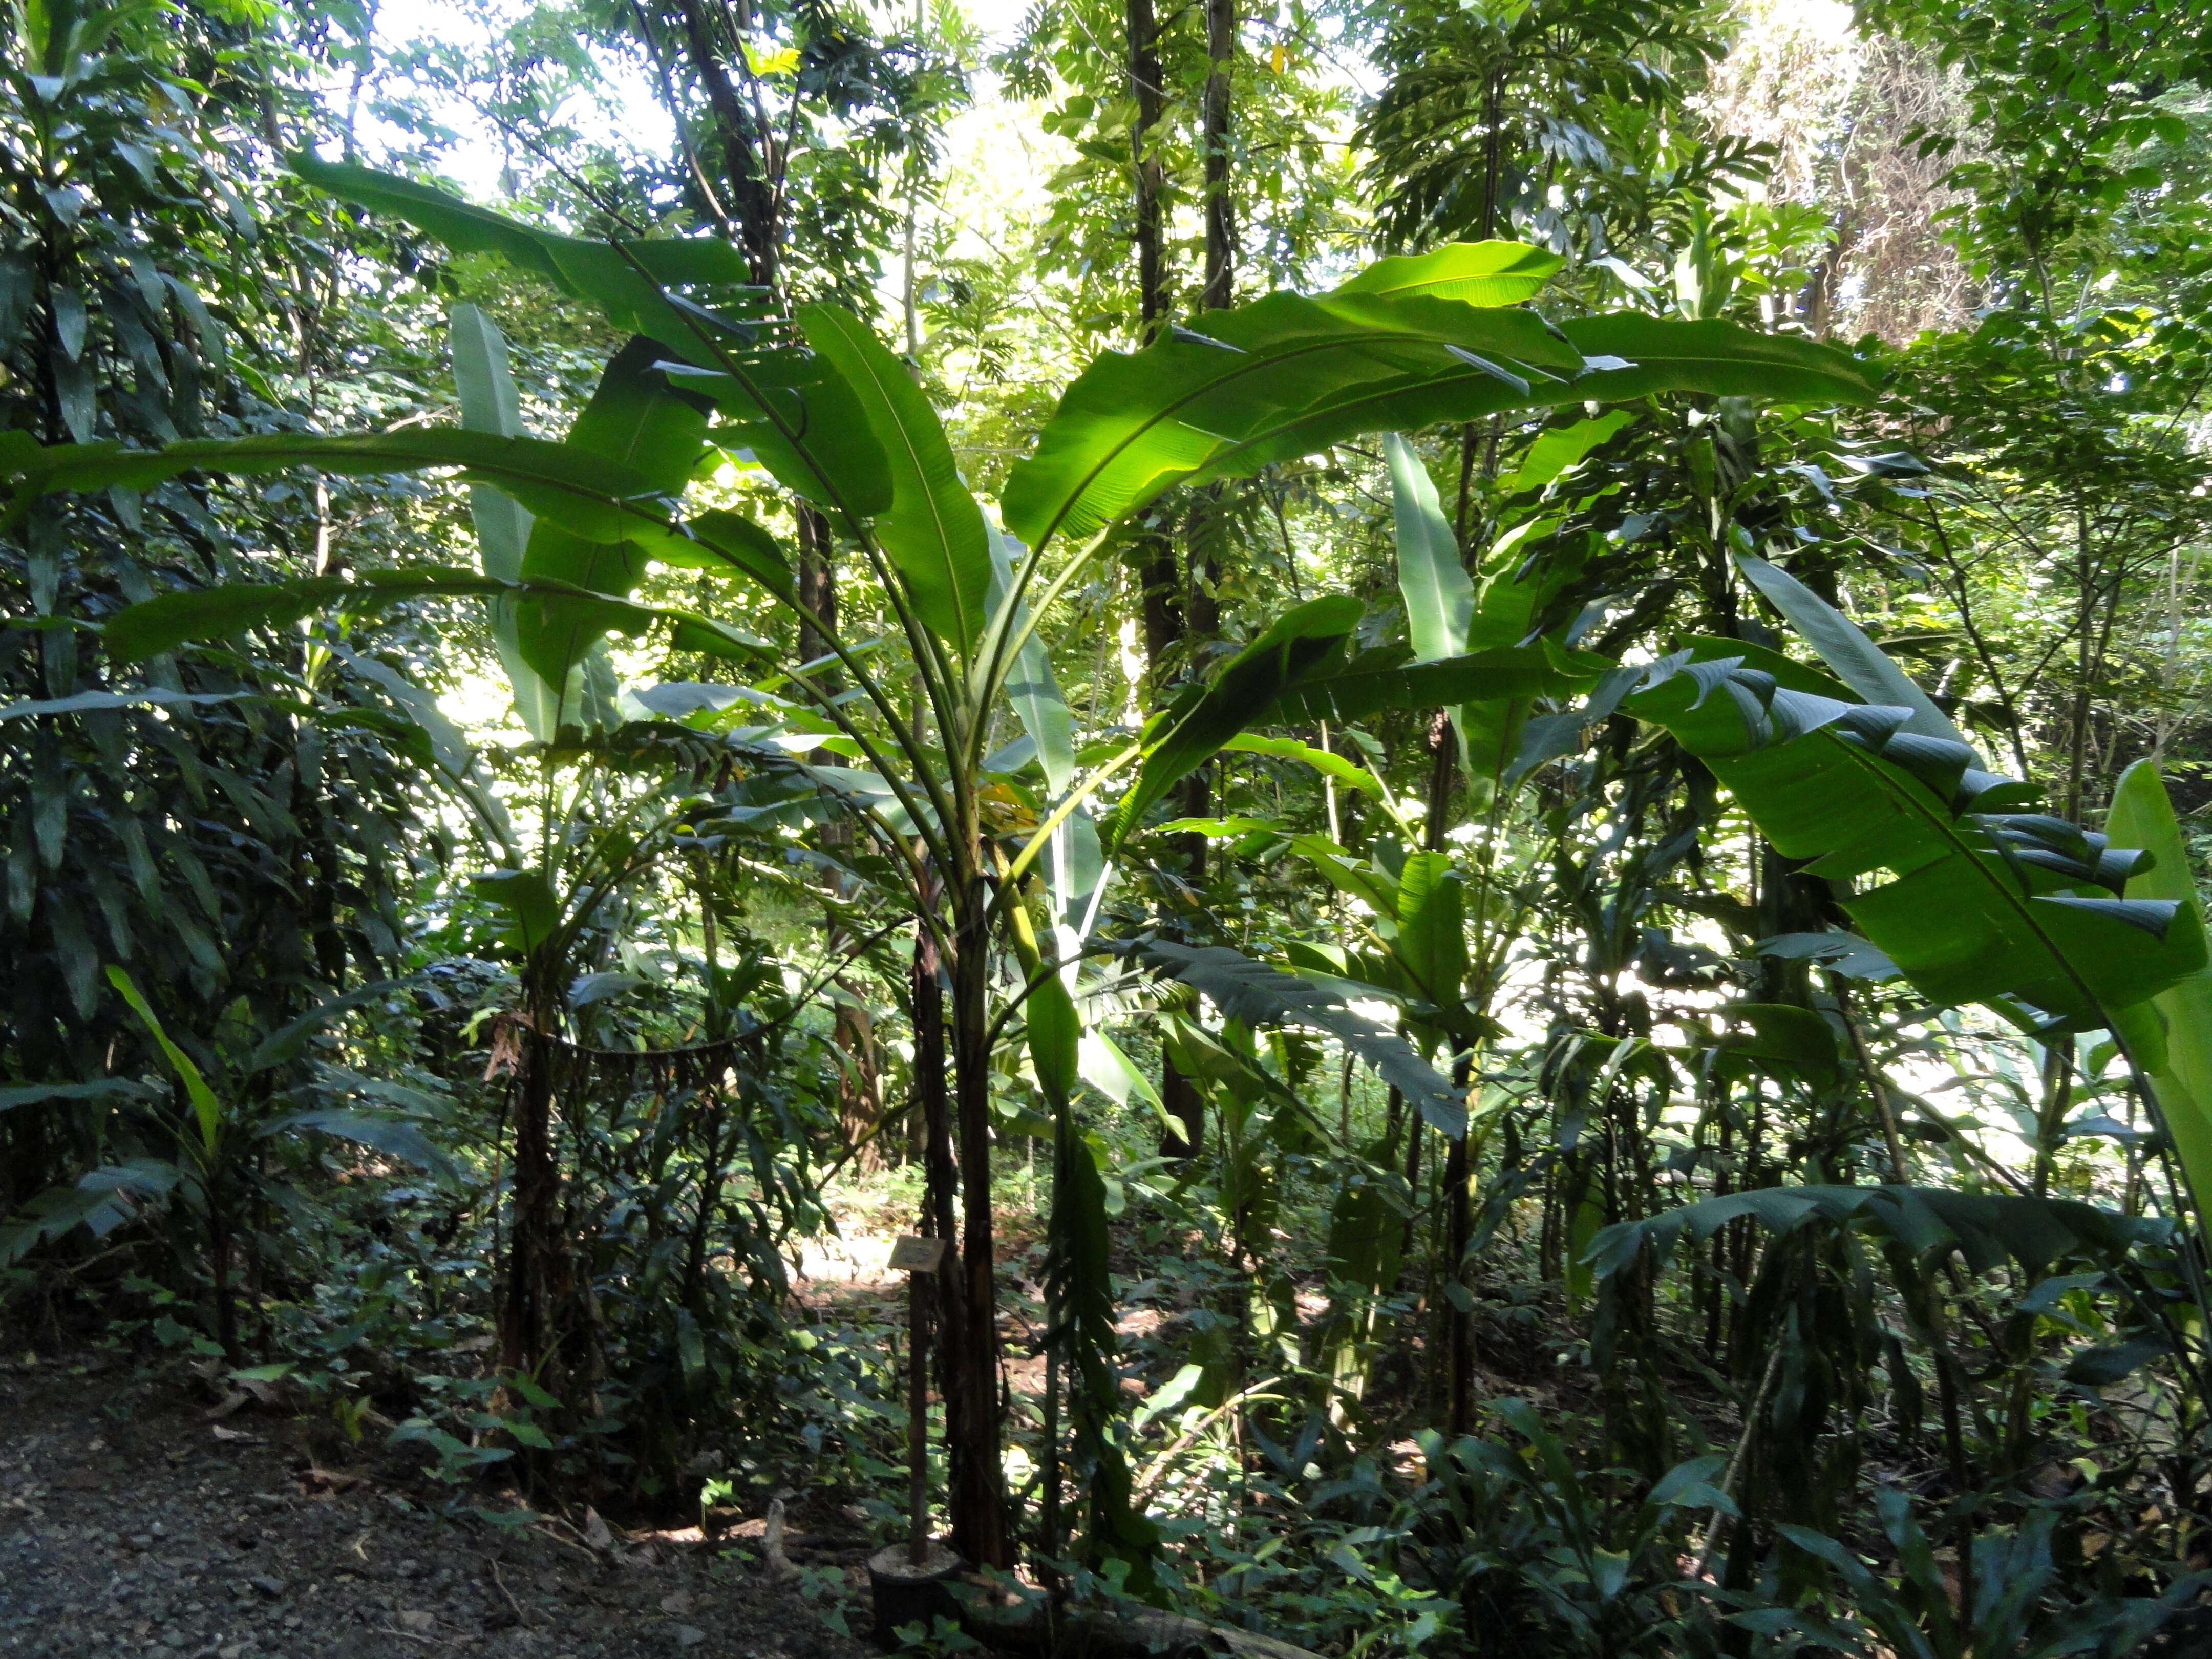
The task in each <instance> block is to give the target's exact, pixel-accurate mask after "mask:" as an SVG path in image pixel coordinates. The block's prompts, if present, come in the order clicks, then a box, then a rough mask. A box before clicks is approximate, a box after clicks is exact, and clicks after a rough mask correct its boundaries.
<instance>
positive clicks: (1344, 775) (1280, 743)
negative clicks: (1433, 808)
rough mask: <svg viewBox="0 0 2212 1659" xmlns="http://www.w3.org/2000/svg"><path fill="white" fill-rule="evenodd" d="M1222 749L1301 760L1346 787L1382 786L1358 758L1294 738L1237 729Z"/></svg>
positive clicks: (1369, 790) (1365, 790)
mask: <svg viewBox="0 0 2212 1659" xmlns="http://www.w3.org/2000/svg"><path fill="white" fill-rule="evenodd" d="M1221 747H1222V749H1223V750H1225V751H1226V752H1228V753H1231V754H1237V755H1279V756H1280V757H1282V758H1284V759H1285V760H1294V761H1299V762H1303V763H1304V764H1305V765H1308V766H1310V767H1312V768H1313V769H1314V770H1315V771H1316V772H1319V773H1322V775H1325V776H1328V777H1330V778H1334V780H1335V781H1337V782H1339V783H1340V784H1342V785H1343V786H1344V787H1346V788H1347V789H1357V790H1358V791H1359V793H1362V794H1363V795H1379V794H1381V793H1383V786H1382V785H1381V784H1380V783H1378V782H1377V781H1376V778H1375V775H1374V774H1373V773H1372V772H1370V771H1369V770H1368V769H1366V768H1365V767H1364V766H1362V765H1360V764H1359V763H1358V762H1357V761H1354V760H1349V759H1347V758H1346V757H1344V756H1342V755H1340V754H1338V753H1336V752H1335V751H1334V750H1329V749H1316V748H1315V747H1314V746H1313V744H1310V743H1300V742H1299V741H1298V740H1297V738H1259V737H1255V736H1253V735H1252V734H1251V733H1250V732H1240V733H1238V734H1237V736H1236V737H1233V738H1230V739H1229V741H1228V742H1226V743H1225V744H1222V745H1221Z"/></svg>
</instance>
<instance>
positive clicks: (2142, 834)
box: [2105, 760, 2212, 1218]
mask: <svg viewBox="0 0 2212 1659" xmlns="http://www.w3.org/2000/svg"><path fill="white" fill-rule="evenodd" d="M2105 832H2106V835H2108V836H2110V837H2111V838H2112V840H2113V841H2114V842H2118V843H2119V844H2120V845H2122V846H2124V847H2140V848H2143V849H2144V850H2145V851H2147V852H2148V853H2149V854H2151V856H2152V858H2153V859H2154V860H2155V862H2154V863H2153V864H2152V865H2151V866H2149V867H2148V869H2142V870H2138V871H2137V872H2136V874H2134V875H2133V876H2131V877H2130V878H2129V879H2128V885H2127V896H2128V897H2130V898H2131V899H2153V900H2162V901H2165V902H2168V903H2172V904H2177V905H2179V906H2180V907H2181V909H2182V911H2183V912H2185V914H2186V915H2187V916H2188V917H2189V918H2190V921H2191V923H2193V925H2194V926H2196V927H2199V928H2201V927H2203V925H2204V924H2203V917H2204V906H2203V901H2202V900H2201V899H2199V898H2198V897H2197V876H2196V866H2195V864H2194V862H2193V860H2191V858H2190V856H2189V844H2188V843H2187V842H2185V841H2184V840H2183V839H2182V836H2181V826H2180V824H2179V823H2178V822H2176V820H2175V818H2174V816H2173V803H2172V801H2171V800H2170V799H2167V797H2166V785H2165V784H2164V783H2162V782H2161V781H2160V779H2159V775H2158V768H2157V767H2156V766H2155V765H2154V763H2151V762H2149V761H2147V760H2142V761H2137V762H2136V763H2135V764H2134V765H2132V766H2130V768H2128V769H2127V770H2126V771H2125V772H2123V773H2122V774H2121V775H2120V782H2119V787H2118V788H2117V789H2115V790H2114V791H2113V792H2112V811H2111V812H2110V813H2109V814H2107V815H2106V819H2105ZM2152 1006H2153V1008H2154V1010H2155V1011H2156V1012H2157V1015H2158V1017H2159V1018H2160V1020H2161V1021H2162V1022H2163V1024H2164V1025H2165V1028H2166V1029H2165V1031H2164V1033H2163V1036H2164V1038H2165V1042H2164V1044H2163V1046H2164V1048H2165V1050H2166V1055H2165V1064H2164V1065H2162V1066H2159V1065H2153V1066H2151V1068H2150V1069H2151V1071H2152V1074H2153V1075H2152V1079H2151V1080H2152V1086H2153V1087H2154V1089H2156V1091H2158V1103H2159V1107H2160V1110H2161V1111H2162V1112H2163V1113H2164V1114H2165V1115H2166V1130H2167V1132H2168V1133H2170V1134H2171V1135H2172V1137H2173V1146H2174V1151H2175V1152H2178V1153H2179V1155H2180V1158H2181V1167H2182V1169H2183V1170H2185V1172H2186V1173H2187V1175H2188V1176H2189V1185H2190V1188H2191V1191H2192V1192H2194V1193H2195V1194H2196V1196H2197V1207H2198V1213H2199V1216H2200V1218H2202V1217H2203V1206H2205V1205H2206V1204H2207V1203H2212V977H2207V976H2206V975H2203V974H2197V975H2193V976H2192V977H2191V978H2188V979H2185V980H2183V981H2180V982H2179V983H2178V984H2176V985H2173V986H2171V987H2168V988H2166V990H2164V991H2161V992H2160V993H2159V994H2158V996H2157V997H2156V999H2155V1000H2154V1002H2153V1004H2152Z"/></svg>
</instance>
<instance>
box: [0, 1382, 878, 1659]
mask: <svg viewBox="0 0 2212 1659" xmlns="http://www.w3.org/2000/svg"><path fill="white" fill-rule="evenodd" d="M436 1501H437V1495H436V1493H435V1491H431V1490H426V1489H424V1488H423V1487H422V1486H419V1485H417V1484H416V1483H415V1482H414V1481H412V1480H410V1479H409V1478H408V1477H407V1476H406V1474H404V1469H399V1468H393V1467H392V1466H390V1465H379V1466H374V1467H362V1468H354V1467H346V1468H331V1467H330V1466H329V1465H328V1463H327V1462H325V1464H323V1465H322V1466H318V1463H317V1460H316V1458H315V1456H314V1455H313V1454H312V1453H311V1451H310V1449H309V1443H308V1440H307V1437H304V1436H303V1433H302V1431H301V1425H300V1423H299V1422H298V1421H297V1420H296V1419H294V1418H292V1417H291V1416H289V1414H287V1413H281V1412H276V1411H269V1410H261V1411H258V1412H257V1411H254V1410H251V1409H247V1410H235V1411H233V1412H232V1413H230V1414H228V1416H226V1417H224V1418H222V1420H221V1421H219V1422H217V1421H210V1411H209V1396H208V1395H207V1393H206V1391H205V1389H204V1386H202V1385H200V1384H198V1383H197V1381H196V1379H193V1378H191V1377H190V1376H169V1377H167V1378H165V1379H155V1380H150V1381H149V1380H147V1379H145V1378H143V1377H134V1376H127V1375H125V1374H124V1373H123V1372H122V1371H121V1370H119V1369H118V1370H108V1369H106V1368H105V1367H103V1365H102V1364H101V1362H100V1359H99V1358H85V1359H79V1360H71V1359H63V1360H49V1361H39V1362H35V1363H33V1362H29V1361H27V1360H25V1359H18V1360H16V1361H15V1362H14V1363H12V1364H7V1365H5V1366H4V1367H0V1656H5V1659H15V1656H18V1655H21V1656H32V1655H36V1656H40V1659H45V1656H49V1655H51V1656H56V1659H60V1656H76V1655H94V1654H101V1655H105V1654H137V1655H142V1656H146V1659H368V1656H378V1659H382V1656H401V1655H405V1656H409V1659H425V1656H431V1655H438V1654H466V1655H470V1656H477V1655H481V1656H484V1659H499V1656H508V1655H513V1656H518V1659H519V1656H525V1655H526V1656H530V1659H647V1656H653V1659H679V1656H681V1659H724V1656H739V1655H742V1656H746V1659H755V1656H757V1659H859V1656H860V1655H861V1654H862V1653H863V1652H864V1651H866V1650H865V1649H863V1648H862V1646H861V1645H860V1644H859V1643H857V1642H855V1641H854V1640H852V1639H851V1638H847V1637H844V1636H841V1635H838V1634H836V1633H835V1632H832V1631H831V1630H830V1629H829V1627H828V1626H826V1625H825V1624H824V1623H823V1619H822V1616H821V1613H820V1612H819V1611H818V1608H817V1604H816V1603H810V1602H809V1601H806V1600H805V1599H804V1597H803V1596H802V1595H801V1594H800V1590H799V1584H798V1583H796V1582H794V1581H793V1579H791V1578H788V1577H785V1578H775V1577H770V1576H769V1575H768V1574H767V1573H766V1572H765V1571H764V1570H763V1568H761V1567H760V1566H759V1565H753V1564H750V1563H748V1562H746V1561H744V1560H742V1559H738V1553H737V1552H735V1551H732V1550H731V1549H729V1548H727V1547H725V1546H723V1545H720V1544H708V1543H702V1542H699V1541H696V1538H694V1539H686V1538H684V1537H683V1536H682V1535H681V1534H634V1535H628V1536H625V1535H623V1534H619V1533H616V1534H611V1535H605V1536H603V1539H602V1541H603V1542H604V1543H605V1546H606V1547H602V1548H599V1549H593V1548H589V1547H586V1545H585V1543H583V1542H580V1541H569V1540H566V1539H562V1538H561V1537H557V1536H556V1535H554V1532H553V1529H552V1528H550V1527H538V1528H531V1529H529V1530H527V1531H525V1532H523V1533H520V1534H512V1533H509V1532H507V1531H506V1530H504V1529H501V1528H493V1527H490V1526H488V1525H485V1524H483V1523H481V1522H474V1521H468V1522H453V1521H449V1520H446V1519H443V1518H441V1517H440V1516H438V1515H437V1514H435V1512H434V1511H433V1510H432V1509H431V1508H430V1507H428V1505H430V1504H435V1502H436ZM585 1528H586V1534H589V1533H590V1532H591V1531H592V1526H591V1522H590V1520H589V1519H588V1518H586V1521H585ZM742 1530H744V1531H750V1532H754V1533H757V1532H758V1530H759V1523H758V1522H753V1523H752V1524H751V1525H750V1526H749V1527H747V1528H743V1529H742ZM582 1535H584V1534H580V1535H579V1536H582ZM787 1544H788V1547H789V1548H790V1553H791V1554H792V1556H793V1558H794V1559H796V1560H797V1561H798V1562H799V1563H800V1564H801V1565H802V1567H803V1568H805V1570H806V1571H807V1574H808V1577H809V1579H810V1580H811V1582H812V1583H814V1584H815V1585H817V1587H821V1588H823V1589H828V1590H829V1592H831V1593H833V1594H834V1593H836V1592H837V1591H841V1590H842V1592H843V1593H844V1594H845V1595H846V1596H847V1597H848V1601H847V1607H848V1610H849V1612H850V1613H851V1616H852V1619H853V1621H854V1629H855V1630H860V1631H865V1626H866V1614H865V1609H864V1607H863V1606H861V1605H860V1596H861V1595H864V1592H863V1591H861V1590H860V1589H858V1588H857V1585H858V1583H859V1582H860V1577H861V1574H860V1571H859V1570H858V1568H859V1564H860V1562H862V1561H863V1560H865V1559H866V1545H865V1543H864V1542H862V1541H860V1540H859V1539H857V1538H855V1539H851V1540H843V1539H831V1538H826V1537H824V1538H817V1539H813V1540H809V1539H808V1538H807V1537H806V1536H805V1534H801V1533H799V1532H797V1531H795V1530H794V1531H793V1533H791V1534H787Z"/></svg>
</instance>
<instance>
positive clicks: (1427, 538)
mask: <svg viewBox="0 0 2212 1659" xmlns="http://www.w3.org/2000/svg"><path fill="white" fill-rule="evenodd" d="M1383 459H1384V460H1386V461H1387V462H1388V463H1389V468H1390V504H1391V511H1392V513H1393V516H1394V518H1395V522H1396V526H1397V534H1398V592H1399V593H1400V594H1401V596H1402V597H1403V598H1404V599H1405V601H1406V630H1407V634H1408V635H1410V636H1411V637H1412V640H1413V660H1414V661H1416V662H1435V661H1437V660H1438V659H1442V658H1444V657H1458V656H1463V655H1465V654H1466V653H1467V642H1468V641H1467V635H1468V627H1469V626H1470V625H1471V624H1472V623H1473V622H1474V579H1473V578H1472V577H1470V576H1469V575H1468V574H1467V567H1466V566H1465V565H1464V564H1463V563H1462V562H1461V561H1460V556H1459V538H1458V537H1457V536H1455V535H1454V534H1453V533H1452V527H1451V526H1450V524H1449V522H1447V521H1446V520H1445V518H1444V513H1443V504H1442V503H1441V502H1439V501H1437V486H1436V483H1435V481H1434V480H1433V479H1431V477H1429V470H1428V468H1426V467H1425V466H1424V465H1421V458H1420V456H1419V455H1418V454H1417V453H1414V450H1413V445H1411V444H1409V443H1407V441H1405V439H1404V438H1402V437H1401V436H1400V435H1398V434H1397V433H1395V432H1387V433H1385V434H1383Z"/></svg>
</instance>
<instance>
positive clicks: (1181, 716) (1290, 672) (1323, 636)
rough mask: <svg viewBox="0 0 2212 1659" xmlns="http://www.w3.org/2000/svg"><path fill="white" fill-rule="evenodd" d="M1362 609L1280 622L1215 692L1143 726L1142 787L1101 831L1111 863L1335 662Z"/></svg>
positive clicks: (1322, 607) (1323, 605)
mask: <svg viewBox="0 0 2212 1659" xmlns="http://www.w3.org/2000/svg"><path fill="white" fill-rule="evenodd" d="M1363 609H1364V607H1362V606H1361V605H1360V603H1359V601H1358V599H1353V598H1352V596H1351V595H1350V594H1346V593H1338V594H1329V595H1325V596H1324V597H1322V598H1321V599H1309V600H1308V601H1307V602H1306V603H1305V604H1304V605H1297V606H1296V607H1294V608H1293V609H1291V610H1290V611H1285V613H1284V614H1283V615H1282V616H1280V617H1277V618H1276V619H1275V621H1274V623H1273V624H1272V625H1270V626H1269V627H1268V629H1267V631H1266V632H1265V633H1263V634H1261V635H1260V637H1259V638H1258V639H1256V640H1255V641H1252V643H1251V644H1249V645H1248V646H1246V647H1244V648H1243V650H1242V651H1240V652H1238V653H1237V654H1236V655H1235V656H1234V657H1232V658H1231V659H1230V660H1229V661H1228V662H1227V663H1226V664H1225V665H1224V666H1223V668H1222V670H1221V671H1220V672H1219V673H1218V674H1217V675H1216V676H1215V677H1214V678H1213V680H1212V684H1206V685H1200V684H1195V683H1194V684H1192V685H1191V686H1190V687H1188V689H1187V690H1185V691H1184V692H1183V694H1182V696H1179V697H1178V698H1177V699H1176V702H1174V703H1173V704H1172V705H1170V707H1169V708H1165V709H1164V710H1162V711H1161V712H1160V713H1159V714H1155V715H1153V716H1152V719H1151V720H1148V721H1146V724H1145V732H1144V739H1143V742H1144V758H1143V759H1142V761H1141V762H1140V763H1139V769H1138V773H1137V781H1136V782H1135V783H1134V784H1133V785H1132V786H1131V787H1130V789H1129V792H1128V793H1127V794H1126V795H1124V796H1123V797H1122V798H1121V804H1120V805H1118V806H1117V807H1115V811H1114V812H1113V814H1112V816H1111V817H1109V819H1108V820H1107V821H1106V823H1104V824H1103V825H1102V826H1101V829H1100V840H1101V842H1103V845H1104V848H1105V850H1106V852H1107V854H1109V856H1110V855H1111V854H1113V852H1114V850H1115V848H1117V847H1119V846H1120V845H1121V842H1122V841H1123V840H1124V839H1125V838H1126V837H1127V836H1128V835H1129V833H1130V831H1132V830H1133V829H1135V828H1136V826H1137V824H1138V823H1139V820H1140V819H1141V818H1142V817H1143V816H1144V814H1145V813H1146V811H1148V810H1149V809H1150V808H1151V807H1152V805H1154V804H1155V803H1156V802H1158V800H1159V799H1161V798H1162V797H1163V796H1164V795H1165V794H1166V793H1168V791H1169V790H1170V789H1171V788H1173V787H1175V786H1176V783H1178V782H1179V781H1182V779H1183V778H1185V777H1188V775H1190V774H1191V773H1192V772H1194V771H1195V770H1196V769H1198V768H1199V767H1200V766H1203V765H1204V764H1205V763H1206V761H1207V760H1208V759H1209V758H1210V757H1212V755H1213V754H1214V753H1215V751H1216V750H1218V749H1219V748H1220V747H1221V745H1222V744H1224V743H1226V742H1227V741H1228V740H1229V739H1230V738H1232V737H1234V736H1236V735H1237V732H1241V731H1243V729H1244V728H1245V727H1246V726H1250V725H1255V724H1258V723H1259V720H1258V719H1255V716H1263V711H1265V710H1267V708H1269V707H1271V706H1272V705H1273V704H1274V703H1275V702H1277V700H1278V699H1279V698H1280V697H1281V696H1282V695H1283V693H1284V692H1285V690H1290V689H1291V688H1293V687H1295V686H1297V684H1300V683H1301V682H1302V681H1304V679H1306V678H1309V677H1310V676H1311V675H1313V674H1314V673H1315V672H1316V671H1317V670H1319V669H1321V668H1322V667H1323V666H1324V665H1327V664H1328V663H1330V662H1332V661H1334V659H1335V658H1336V656H1337V655H1338V654H1339V653H1340V652H1341V651H1342V649H1343V647H1344V642H1345V641H1346V640H1347V639H1349V638H1350V637H1351V635H1352V629H1354V628H1356V627H1358V623H1359V618H1360V616H1361V614H1362V611H1363Z"/></svg>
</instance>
